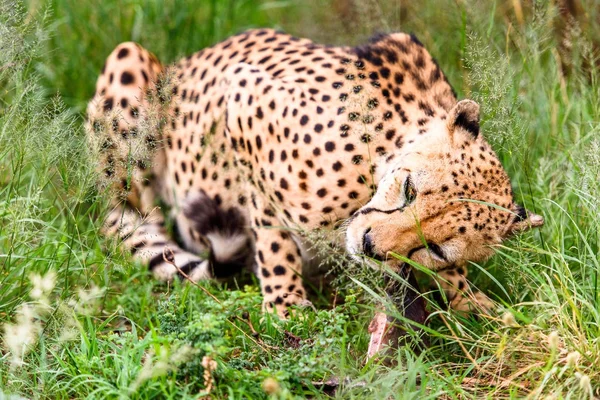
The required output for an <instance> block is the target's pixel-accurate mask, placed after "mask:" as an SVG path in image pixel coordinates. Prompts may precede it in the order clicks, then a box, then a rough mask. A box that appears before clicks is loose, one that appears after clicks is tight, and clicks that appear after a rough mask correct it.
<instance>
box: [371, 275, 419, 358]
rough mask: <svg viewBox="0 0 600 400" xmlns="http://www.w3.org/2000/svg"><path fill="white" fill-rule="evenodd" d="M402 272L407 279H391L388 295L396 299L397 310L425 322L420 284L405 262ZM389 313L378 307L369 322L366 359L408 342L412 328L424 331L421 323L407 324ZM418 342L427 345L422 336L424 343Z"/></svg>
mask: <svg viewBox="0 0 600 400" xmlns="http://www.w3.org/2000/svg"><path fill="white" fill-rule="evenodd" d="M400 276H401V277H402V278H404V280H405V282H400V281H398V280H393V281H391V282H390V284H389V285H388V286H387V288H386V292H387V294H388V297H389V298H390V300H392V302H393V303H394V306H395V308H396V309H397V310H396V313H399V314H401V315H402V316H403V317H404V318H405V319H406V320H410V321H414V322H416V323H418V324H419V325H424V324H425V321H426V319H427V317H428V315H429V313H428V312H427V310H426V309H425V299H424V298H423V296H421V293H420V292H419V285H418V283H417V280H416V278H415V274H414V272H413V271H412V269H411V268H410V267H409V266H408V265H406V264H405V265H404V266H403V267H402V268H401V271H400ZM396 313H394V314H396ZM388 314H391V313H388ZM388 314H386V312H385V311H381V310H379V311H377V312H376V313H375V316H374V317H373V319H372V320H371V323H370V324H369V333H370V334H371V340H370V341H369V349H368V351H367V360H370V359H371V358H373V357H374V356H376V355H377V354H385V353H381V351H382V350H385V349H386V348H388V349H393V348H396V347H398V346H399V345H401V344H404V343H406V339H407V338H408V337H409V336H410V333H409V332H411V331H412V332H416V333H420V332H421V328H420V327H419V326H417V325H412V324H409V325H408V326H407V321H406V320H402V321H400V320H397V319H396V318H394V317H393V316H392V315H388ZM403 326H404V327H405V328H403ZM419 344H423V345H426V344H427V340H426V339H424V338H421V343H419Z"/></svg>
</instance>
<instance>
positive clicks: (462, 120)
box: [454, 112, 479, 138]
mask: <svg viewBox="0 0 600 400" xmlns="http://www.w3.org/2000/svg"><path fill="white" fill-rule="evenodd" d="M454 125H455V126H456V127H461V128H463V129H464V130H466V131H467V132H469V133H470V134H471V135H473V137H474V138H476V137H477V136H478V135H479V120H477V119H469V117H468V116H467V113H465V112H461V113H459V114H458V115H457V116H456V120H455V121H454Z"/></svg>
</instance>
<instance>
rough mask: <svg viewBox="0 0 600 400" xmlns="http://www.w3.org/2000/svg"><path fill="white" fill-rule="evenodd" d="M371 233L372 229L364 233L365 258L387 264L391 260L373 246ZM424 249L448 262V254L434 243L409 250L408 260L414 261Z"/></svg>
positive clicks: (363, 252) (363, 247) (363, 248)
mask: <svg viewBox="0 0 600 400" xmlns="http://www.w3.org/2000/svg"><path fill="white" fill-rule="evenodd" d="M370 232H371V228H367V229H366V230H365V232H364V233H363V237H362V255H363V256H365V257H368V258H370V259H373V260H376V261H380V262H385V261H387V260H389V257H387V256H386V255H382V254H380V253H377V252H376V251H375V245H374V244H373V239H372V237H371V235H370V234H369V233H370ZM423 249H426V250H428V251H429V253H430V254H431V256H433V257H434V258H436V259H438V260H439V261H443V262H448V259H447V257H446V254H444V251H443V250H442V248H441V247H440V246H439V245H437V244H436V243H433V242H427V243H426V244H425V245H422V246H418V247H415V248H413V249H411V250H409V251H408V253H407V254H406V258H408V259H412V257H413V255H414V254H415V253H416V252H417V251H420V250H423Z"/></svg>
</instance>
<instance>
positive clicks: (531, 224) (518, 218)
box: [507, 204, 544, 236]
mask: <svg viewBox="0 0 600 400" xmlns="http://www.w3.org/2000/svg"><path fill="white" fill-rule="evenodd" d="M513 212H514V215H513V220H512V223H511V225H510V226H509V228H508V230H507V236H510V235H513V234H515V233H518V232H522V231H525V230H527V229H531V228H537V227H539V226H542V225H544V217H542V216H541V215H537V214H534V213H532V212H531V211H529V210H526V209H525V208H523V207H521V206H520V205H518V204H516V205H515V206H514V207H513Z"/></svg>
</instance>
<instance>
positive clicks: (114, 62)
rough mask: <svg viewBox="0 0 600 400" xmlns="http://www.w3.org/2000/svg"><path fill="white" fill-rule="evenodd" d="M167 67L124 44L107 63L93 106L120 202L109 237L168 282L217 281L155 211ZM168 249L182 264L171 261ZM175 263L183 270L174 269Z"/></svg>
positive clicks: (93, 129) (103, 165) (104, 175)
mask: <svg viewBox="0 0 600 400" xmlns="http://www.w3.org/2000/svg"><path fill="white" fill-rule="evenodd" d="M162 72H163V68H162V66H161V64H160V63H159V62H158V60H157V59H156V57H155V56H154V55H153V54H151V53H150V52H148V51H147V50H145V49H143V48H142V47H141V46H139V45H138V44H136V43H131V42H128V43H122V44H120V45H119V46H117V47H116V48H115V50H114V51H113V52H112V53H111V54H110V56H109V57H108V59H107V60H106V64H105V66H104V67H103V69H102V73H101V75H100V76H99V77H98V81H97V84H96V93H95V95H94V98H93V99H92V101H90V103H89V105H88V123H87V125H86V128H87V133H88V137H89V139H90V140H89V142H90V144H91V146H92V148H93V151H94V152H95V153H96V155H97V156H98V167H99V169H100V180H101V183H103V186H104V189H107V190H108V191H109V193H111V196H112V201H111V203H112V205H113V209H112V211H111V212H110V213H109V215H108V217H107V219H106V224H105V226H104V227H103V229H102V231H101V232H102V233H103V234H104V235H106V236H108V237H114V238H117V239H118V240H119V241H120V242H122V244H123V245H124V246H125V248H127V249H129V250H130V251H131V253H132V255H133V257H134V259H137V260H140V261H142V262H143V263H145V264H147V265H148V267H149V269H150V270H151V271H152V273H153V274H154V275H155V276H156V277H157V278H159V279H161V280H171V279H173V278H174V277H175V276H178V275H180V274H179V270H178V269H177V268H176V267H175V265H177V266H178V267H179V268H180V269H181V270H182V271H183V272H184V273H185V274H186V275H188V276H189V277H190V278H191V279H193V280H194V281H197V280H199V279H207V278H210V270H209V261H208V260H205V259H203V258H201V257H199V256H197V255H196V254H193V253H190V252H187V251H185V250H183V249H181V248H180V247H179V246H178V245H177V243H176V242H175V241H174V240H172V239H171V238H170V237H169V236H168V233H167V231H166V229H165V226H164V217H163V215H162V213H161V212H160V210H159V209H158V208H156V207H155V191H154V189H153V181H154V179H155V177H156V176H159V174H160V172H161V171H160V169H161V168H163V164H164V154H163V150H162V149H161V148H160V146H158V143H160V139H161V136H162V132H161V129H168V126H169V124H165V123H164V121H163V120H164V119H168V118H171V115H170V110H169V107H168V104H162V103H161V102H160V101H156V102H153V101H152V100H151V98H152V96H151V95H150V94H152V93H155V94H158V96H156V97H157V98H158V99H160V97H161V96H160V92H159V90H158V89H157V87H156V86H157V85H156V82H157V81H159V80H160V79H162V77H161V74H162ZM165 247H168V248H170V249H171V250H172V251H173V255H174V259H173V260H172V262H166V261H165V259H164V258H163V251H164V249H165ZM173 264H175V265H173Z"/></svg>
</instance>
